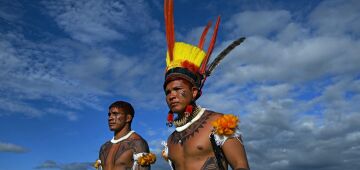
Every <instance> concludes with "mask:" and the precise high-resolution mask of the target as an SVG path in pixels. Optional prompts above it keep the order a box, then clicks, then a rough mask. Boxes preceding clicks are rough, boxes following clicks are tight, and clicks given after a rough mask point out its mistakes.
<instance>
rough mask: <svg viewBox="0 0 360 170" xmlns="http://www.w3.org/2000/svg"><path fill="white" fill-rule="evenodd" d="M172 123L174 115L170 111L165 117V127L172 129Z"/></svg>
mask: <svg viewBox="0 0 360 170" xmlns="http://www.w3.org/2000/svg"><path fill="white" fill-rule="evenodd" d="M173 122H174V113H173V112H171V111H169V113H168V116H167V122H166V126H168V127H172V126H173Z"/></svg>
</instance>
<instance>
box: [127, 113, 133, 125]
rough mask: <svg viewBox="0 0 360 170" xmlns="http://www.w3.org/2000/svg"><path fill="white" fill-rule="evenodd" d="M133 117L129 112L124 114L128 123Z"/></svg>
mask: <svg viewBox="0 0 360 170" xmlns="http://www.w3.org/2000/svg"><path fill="white" fill-rule="evenodd" d="M132 119H133V117H132V116H131V115H130V114H126V122H128V123H130V122H131V121H132Z"/></svg>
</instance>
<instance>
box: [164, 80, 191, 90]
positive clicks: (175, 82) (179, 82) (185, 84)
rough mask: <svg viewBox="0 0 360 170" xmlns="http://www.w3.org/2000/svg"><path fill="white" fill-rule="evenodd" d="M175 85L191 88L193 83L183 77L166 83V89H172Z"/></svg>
mask: <svg viewBox="0 0 360 170" xmlns="http://www.w3.org/2000/svg"><path fill="white" fill-rule="evenodd" d="M174 87H187V88H190V87H191V85H190V83H189V82H187V81H185V80H183V79H177V80H173V81H171V82H169V83H168V84H167V85H166V89H171V88H174Z"/></svg>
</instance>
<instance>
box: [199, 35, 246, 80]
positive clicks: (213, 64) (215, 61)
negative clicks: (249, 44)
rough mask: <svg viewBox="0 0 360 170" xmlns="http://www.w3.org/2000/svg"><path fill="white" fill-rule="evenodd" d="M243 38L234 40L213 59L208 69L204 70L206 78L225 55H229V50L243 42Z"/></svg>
mask: <svg viewBox="0 0 360 170" xmlns="http://www.w3.org/2000/svg"><path fill="white" fill-rule="evenodd" d="M244 40H245V37H241V38H239V39H237V40H235V41H234V42H232V43H231V44H230V45H229V46H228V47H226V48H225V49H224V50H223V51H222V52H221V53H220V54H219V55H218V56H217V57H216V58H215V59H214V61H213V62H212V63H211V64H210V66H209V67H208V69H207V70H206V73H205V74H206V77H208V76H210V75H211V73H212V72H213V71H214V69H215V68H216V66H217V65H219V63H220V61H221V60H222V59H224V58H225V56H226V55H227V54H229V52H230V51H231V50H233V49H234V48H235V47H236V46H238V45H240V44H241V43H242V42H244Z"/></svg>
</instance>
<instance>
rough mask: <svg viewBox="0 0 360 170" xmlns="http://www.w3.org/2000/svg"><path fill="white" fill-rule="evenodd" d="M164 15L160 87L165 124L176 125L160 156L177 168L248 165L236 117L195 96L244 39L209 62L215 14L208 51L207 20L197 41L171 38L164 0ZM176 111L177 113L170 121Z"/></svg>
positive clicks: (240, 169)
mask: <svg viewBox="0 0 360 170" xmlns="http://www.w3.org/2000/svg"><path fill="white" fill-rule="evenodd" d="M164 15H165V25H166V38H167V45H168V51H167V55H166V65H167V67H166V74H165V82H164V91H165V94H166V102H167V104H168V107H169V109H170V111H169V113H168V119H167V125H168V126H172V125H175V127H176V130H175V131H174V132H173V133H172V134H171V135H170V136H169V138H168V140H167V142H163V145H164V146H165V148H164V150H163V153H162V154H163V157H164V158H165V159H166V160H167V161H168V162H169V164H170V166H171V167H172V168H173V169H176V170H189V169H191V170H199V169H201V170H205V169H222V170H225V169H227V167H228V165H229V164H230V166H231V167H232V169H235V170H247V169H249V165H248V161H247V157H246V152H245V149H244V145H243V142H242V139H241V136H240V131H239V129H238V122H239V120H238V118H237V117H236V116H234V115H231V114H228V115H224V114H222V113H217V112H214V111H210V110H207V109H205V108H201V107H200V106H199V105H197V104H196V100H197V99H198V98H199V97H200V96H201V89H202V87H203V85H204V83H205V80H206V78H207V77H208V76H209V75H210V74H211V72H212V71H213V69H214V68H215V67H216V65H217V64H218V63H219V62H220V60H221V59H222V58H224V56H225V55H226V54H227V53H229V52H230V51H231V50H232V49H234V48H235V47H236V46H237V45H239V44H240V43H241V42H242V41H244V40H245V38H240V39H238V40H236V41H234V42H233V43H232V44H231V45H230V46H229V47H227V48H226V49H225V50H224V51H223V52H222V53H220V55H219V56H218V57H217V58H216V59H215V60H214V62H213V63H212V64H210V65H208V64H207V63H208V60H209V57H210V55H211V53H212V50H213V48H214V44H215V41H216V35H217V30H218V26H219V23H220V17H218V19H217V22H216V25H215V28H214V33H213V36H212V39H211V41H210V45H209V48H208V51H207V52H205V51H203V44H204V41H205V37H206V33H207V31H208V29H209V27H210V26H211V24H210V23H209V24H208V25H207V26H206V27H205V29H204V32H203V34H202V36H201V38H200V42H199V45H198V46H193V45H190V44H187V43H183V42H175V35H174V21H173V1H172V0H165V4H164ZM174 113H175V114H177V117H176V119H175V120H174V116H173V115H174Z"/></svg>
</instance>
